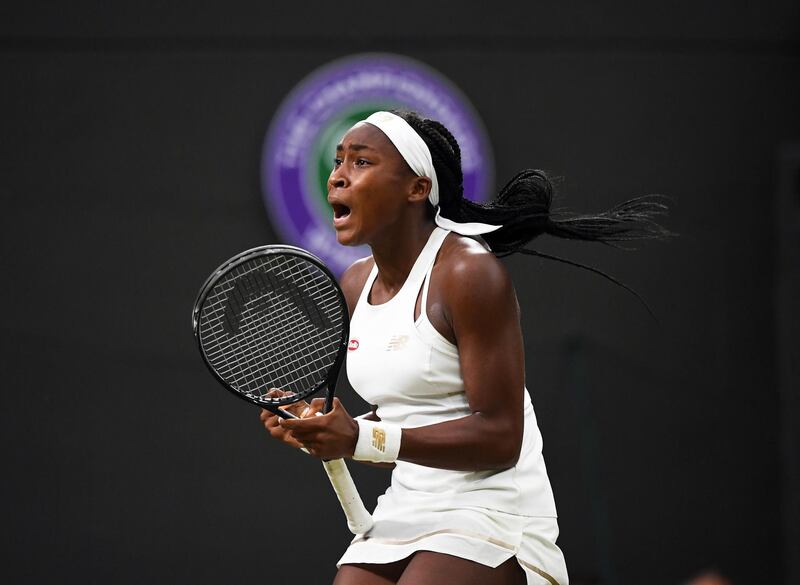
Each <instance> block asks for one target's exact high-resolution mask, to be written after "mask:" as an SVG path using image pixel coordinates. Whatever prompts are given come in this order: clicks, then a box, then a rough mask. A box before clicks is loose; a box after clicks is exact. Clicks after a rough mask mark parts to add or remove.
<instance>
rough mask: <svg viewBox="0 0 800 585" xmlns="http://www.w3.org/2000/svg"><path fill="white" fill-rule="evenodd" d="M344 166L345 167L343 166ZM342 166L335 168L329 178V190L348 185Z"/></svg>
mask: <svg viewBox="0 0 800 585" xmlns="http://www.w3.org/2000/svg"><path fill="white" fill-rule="evenodd" d="M342 166H343V165H342ZM342 166H339V167H338V168H334V169H333V170H332V171H331V174H330V176H329V177H328V189H333V188H340V189H341V188H342V187H344V186H346V185H347V177H346V176H345V174H344V173H343V172H342Z"/></svg>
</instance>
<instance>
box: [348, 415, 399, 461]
mask: <svg viewBox="0 0 800 585" xmlns="http://www.w3.org/2000/svg"><path fill="white" fill-rule="evenodd" d="M356 422H357V423H358V440H357V441H356V450H355V453H353V459H355V460H356V461H372V462H373V463H394V462H395V461H397V455H398V453H400V440H401V439H402V435H403V430H402V429H401V428H400V427H399V426H397V425H392V424H388V423H386V422H384V421H380V422H377V421H374V420H367V419H364V418H357V419H356Z"/></svg>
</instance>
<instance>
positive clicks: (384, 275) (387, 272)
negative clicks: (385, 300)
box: [370, 221, 436, 293]
mask: <svg viewBox="0 0 800 585" xmlns="http://www.w3.org/2000/svg"><path fill="white" fill-rule="evenodd" d="M435 227H436V225H435V224H434V223H433V222H429V221H426V222H415V223H414V224H413V225H411V226H402V227H401V228H400V229H398V230H395V233H393V234H391V235H388V234H387V237H385V238H382V239H381V241H380V242H373V243H372V244H371V245H370V247H371V248H372V257H373V258H374V259H375V264H376V265H377V266H378V279H379V280H380V282H381V284H382V285H383V287H384V288H385V290H386V291H387V292H390V293H394V292H397V291H398V290H400V288H401V287H402V286H403V283H404V282H405V281H406V278H408V274H409V272H411V268H412V267H413V266H414V262H415V261H416V260H417V257H418V256H419V255H420V252H422V249H423V248H424V247H425V244H426V243H427V242H428V239H429V238H430V235H431V233H432V232H433V230H434V228H435Z"/></svg>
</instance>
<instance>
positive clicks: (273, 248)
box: [192, 244, 350, 419]
mask: <svg viewBox="0 0 800 585" xmlns="http://www.w3.org/2000/svg"><path fill="white" fill-rule="evenodd" d="M277 254H284V255H289V256H297V257H299V258H302V259H303V260H305V261H307V262H310V263H311V264H314V265H315V266H316V267H317V268H318V269H319V270H321V271H322V272H323V273H324V274H325V275H326V276H327V277H328V278H329V279H330V280H331V283H332V284H333V289H334V290H335V292H336V295H337V297H338V299H339V302H340V303H341V306H342V307H343V308H344V313H343V315H342V333H341V339H340V340H339V344H338V345H339V347H338V348H337V353H336V359H335V360H334V362H333V364H332V365H331V366H330V368H329V369H328V372H327V374H326V376H325V379H324V380H322V381H321V382H320V383H319V384H317V385H316V386H315V387H314V388H312V389H309V390H307V391H304V392H301V393H298V394H292V395H291V396H283V397H278V398H270V399H268V400H260V399H256V398H254V397H250V396H247V395H245V394H243V393H241V392H239V391H238V390H236V389H234V388H233V387H232V386H231V385H230V384H228V382H226V381H225V380H224V379H223V378H222V376H220V375H219V374H218V373H217V371H216V370H215V369H214V367H213V366H212V365H211V363H210V362H209V360H208V358H207V357H206V352H205V349H204V348H203V343H202V341H201V340H200V313H201V312H202V310H203V305H204V304H205V301H206V298H207V297H208V293H209V292H210V291H211V289H212V288H214V286H215V285H216V284H217V282H219V280H220V279H221V278H222V277H223V276H225V275H226V274H228V273H229V272H230V271H231V270H233V269H234V268H236V267H237V266H240V265H241V264H244V263H245V262H249V261H250V260H253V259H255V258H259V257H262V256H270V255H277ZM192 331H193V332H194V336H195V339H196V340H197V345H198V349H199V350H200V355H201V356H202V358H203V362H204V363H205V365H206V367H207V368H208V369H209V370H210V371H211V373H212V374H213V375H214V377H215V378H216V379H217V381H218V382H219V383H220V384H222V385H223V386H224V387H225V389H226V390H228V391H229V392H232V393H233V394H235V395H236V396H238V397H239V398H241V399H242V400H245V401H246V402H248V403H250V404H255V405H257V406H260V407H261V408H265V409H267V410H269V411H270V412H272V413H274V414H277V415H278V416H280V417H282V418H287V419H288V418H297V417H296V416H295V415H294V414H292V413H291V412H288V411H286V410H284V409H282V408H279V407H280V406H286V405H289V404H294V403H296V402H300V401H301V400H303V399H304V398H307V397H308V396H312V395H314V394H316V393H317V392H319V391H320V390H322V389H323V388H325V390H326V393H325V406H324V408H323V412H324V413H328V412H330V410H331V408H332V407H333V397H334V393H335V390H336V382H337V379H338V377H339V372H340V370H341V368H342V363H343V362H344V358H345V356H346V355H347V344H348V341H349V339H350V315H349V312H348V309H347V299H345V296H344V293H343V292H342V288H341V287H340V286H339V283H338V282H337V280H336V277H335V276H334V274H333V272H331V270H330V269H329V268H328V267H327V266H325V264H324V263H323V262H322V260H320V259H319V258H317V257H316V256H314V255H313V254H311V253H310V252H308V251H307V250H304V249H302V248H298V247H296V246H288V245H285V244H268V245H265V246H258V247H256V248H251V249H249V250H245V251H243V252H240V253H239V254H236V255H235V256H233V257H232V258H229V259H228V260H226V261H225V262H223V263H222V264H220V265H219V267H218V268H217V269H216V270H215V271H214V272H212V273H211V275H210V276H209V277H208V278H207V279H206V281H205V282H204V283H203V286H202V287H200V291H199V292H198V293H197V297H196V298H195V301H194V305H193V308H192Z"/></svg>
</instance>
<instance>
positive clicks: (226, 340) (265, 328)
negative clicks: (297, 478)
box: [192, 245, 372, 534]
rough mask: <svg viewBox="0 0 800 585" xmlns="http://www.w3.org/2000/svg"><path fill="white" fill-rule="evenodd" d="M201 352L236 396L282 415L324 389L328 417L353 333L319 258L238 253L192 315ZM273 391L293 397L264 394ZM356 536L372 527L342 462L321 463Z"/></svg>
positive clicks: (290, 251)
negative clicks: (272, 389) (289, 407)
mask: <svg viewBox="0 0 800 585" xmlns="http://www.w3.org/2000/svg"><path fill="white" fill-rule="evenodd" d="M192 328H193V330H194V335H195V337H196V339H197V343H198V346H199V349H200V355H202V356H203V361H204V362H205V364H206V366H208V368H209V370H211V373H212V374H214V377H216V379H217V380H218V381H219V382H220V383H221V384H222V385H223V386H224V387H225V388H227V389H228V390H230V391H231V392H233V394H235V395H236V396H238V397H239V398H242V399H243V400H246V401H248V402H250V403H252V404H256V405H258V406H260V407H262V408H265V409H267V410H269V411H271V412H273V413H275V414H276V415H278V416H280V417H283V418H297V417H296V416H294V415H293V414H291V413H289V412H287V411H285V410H284V409H281V408H280V407H281V406H285V405H287V404H292V403H294V402H299V401H300V400H303V399H305V398H307V397H308V396H310V395H312V394H314V393H315V392H317V391H319V390H321V389H323V388H325V389H326V396H325V406H324V409H323V412H328V411H330V409H331V406H332V404H333V395H334V391H335V386H336V379H337V377H338V375H339V370H340V368H341V366H342V362H343V361H344V356H345V354H346V353H347V343H348V337H349V334H350V324H349V316H348V311H347V303H346V301H345V298H344V294H343V293H342V290H341V288H339V285H338V283H337V282H336V279H335V278H334V276H333V274H332V273H331V272H330V270H328V268H327V267H326V266H325V265H324V264H323V263H322V261H321V260H320V259H319V258H317V257H316V256H313V255H312V254H310V253H309V252H307V251H305V250H302V249H300V248H295V247H293V246H283V245H274V246H261V247H259V248H253V249H252V250H247V251H245V252H242V253H240V254H237V255H236V256H234V257H233V258H231V259H230V260H228V261H227V262H225V263H224V264H222V265H221V266H220V267H219V268H217V269H216V270H215V271H214V272H213V273H212V274H211V276H209V277H208V279H207V280H206V282H205V284H203V287H202V288H201V289H200V293H199V294H198V295H197V300H195V303H194V309H193V310H192ZM271 388H279V389H281V390H284V391H286V392H291V395H288V396H279V397H278V396H274V397H273V396H268V395H267V394H268V392H269V390H270V389H271ZM323 465H324V467H325V471H326V472H327V473H328V477H329V478H330V480H331V485H333V489H334V491H335V492H336V495H337V496H338V498H339V501H340V502H341V504H342V509H343V510H344V513H345V516H346V517H347V525H348V527H349V528H350V531H351V532H353V534H362V533H364V532H366V531H367V530H369V529H370V528H371V527H372V517H371V516H370V514H369V512H367V510H366V508H365V507H364V503H363V502H362V501H361V497H360V496H359V494H358V490H357V489H356V486H355V484H354V483H353V479H352V477H351V476H350V472H349V471H348V470H347V466H346V465H345V463H344V461H343V460H342V459H336V460H332V461H323Z"/></svg>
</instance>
